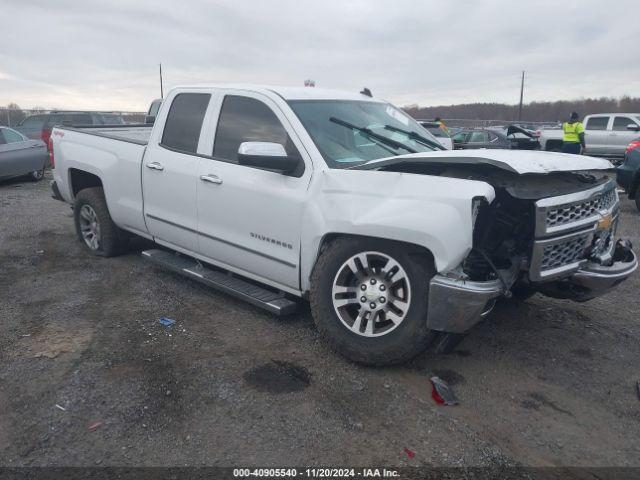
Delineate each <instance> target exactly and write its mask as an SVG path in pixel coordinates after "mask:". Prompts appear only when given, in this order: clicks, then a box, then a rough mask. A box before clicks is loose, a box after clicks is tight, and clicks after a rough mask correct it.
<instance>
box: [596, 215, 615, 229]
mask: <svg viewBox="0 0 640 480" xmlns="http://www.w3.org/2000/svg"><path fill="white" fill-rule="evenodd" d="M612 224H613V217H612V216H611V214H610V213H607V214H606V215H603V216H602V218H601V219H600V220H599V221H598V230H609V229H610V228H611V225H612Z"/></svg>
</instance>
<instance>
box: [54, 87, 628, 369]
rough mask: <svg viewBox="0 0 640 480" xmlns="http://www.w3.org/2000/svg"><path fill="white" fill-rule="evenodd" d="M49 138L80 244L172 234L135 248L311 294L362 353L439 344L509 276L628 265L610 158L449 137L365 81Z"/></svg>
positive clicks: (565, 290)
mask: <svg viewBox="0 0 640 480" xmlns="http://www.w3.org/2000/svg"><path fill="white" fill-rule="evenodd" d="M144 137H146V140H145V139H143V138H144ZM51 138H52V151H53V154H54V159H55V169H54V173H53V175H54V180H55V183H54V184H53V187H54V192H56V189H57V193H58V195H59V196H60V197H61V198H62V199H63V200H64V201H66V202H68V203H70V204H72V205H73V206H74V209H73V211H74V222H75V227H76V231H77V234H78V238H79V239H80V241H81V242H82V244H83V245H84V248H85V249H86V251H88V252H90V253H91V254H94V255H100V256H105V257H110V256H113V255H117V254H119V253H121V252H123V250H124V249H125V248H126V240H127V237H128V236H130V235H131V234H135V235H139V236H141V237H144V238H146V239H149V240H151V241H153V242H156V243H157V244H158V245H160V246H162V247H163V248H162V249H150V250H145V251H144V252H143V257H144V258H146V259H148V260H150V261H153V262H155V263H157V264H159V265H162V266H164V267H166V268H170V269H172V270H174V271H177V272H180V273H181V274H183V275H185V276H187V277H189V278H192V279H194V280H197V281H200V282H203V283H205V284H207V285H210V286H212V287H215V288H218V289H220V290H222V291H224V292H227V293H230V294H232V295H235V296H237V297H239V298H242V299H244V300H246V301H249V302H251V303H253V304H254V305H258V306H260V307H262V308H264V309H266V310H268V311H270V312H273V313H276V314H283V315H284V314H288V313H291V312H292V311H294V310H295V308H296V305H297V300H296V299H308V300H309V301H310V303H311V312H312V314H313V318H314V321H315V323H316V325H317V327H318V330H319V331H320V333H321V334H322V335H323V336H324V337H325V338H326V339H327V340H328V342H329V343H330V344H331V345H332V347H333V348H335V349H336V350H337V351H338V352H340V353H342V354H343V355H345V356H346V357H348V358H350V359H351V360H353V361H356V362H361V363H365V364H370V365H384V364H392V363H399V362H403V361H406V360H408V359H409V358H411V357H413V356H415V355H417V354H418V353H420V352H422V351H423V350H424V349H425V348H427V346H431V347H432V348H434V349H435V350H436V351H443V350H444V351H446V350H449V349H450V348H452V345H455V344H456V342H457V341H459V339H460V338H461V335H462V334H463V333H466V332H467V331H468V330H469V329H470V328H472V327H473V325H475V324H476V323H477V322H479V321H480V320H481V319H482V318H484V317H485V316H486V315H488V314H489V312H490V310H491V308H492V306H493V304H494V303H495V301H496V300H497V299H498V298H500V297H504V296H510V295H511V292H518V295H523V296H524V295H527V294H530V293H532V292H541V293H543V294H545V295H548V296H552V297H558V298H565V299H571V300H576V301H585V300H589V299H591V298H594V297H597V296H599V295H602V294H604V293H605V292H607V291H608V290H610V289H611V288H613V287H615V286H616V285H618V284H619V283H620V282H621V281H623V280H624V279H626V278H627V277H628V276H629V275H631V273H632V272H633V271H634V270H635V269H636V268H637V265H638V262H637V258H636V256H635V254H634V253H633V251H632V249H631V248H630V245H629V244H628V242H625V241H622V240H620V241H616V239H615V231H616V225H617V222H618V210H619V200H618V196H617V192H616V188H615V179H614V175H615V171H614V169H613V167H612V165H611V163H610V162H608V161H607V160H603V159H597V158H592V157H586V156H584V157H578V156H574V157H569V158H567V156H566V155H561V154H552V153H548V152H537V151H516V150H510V151H503V150H465V151H455V150H444V149H443V148H442V146H440V145H439V144H438V143H437V142H436V141H434V140H433V137H432V136H431V135H429V133H428V132H426V131H425V130H424V129H423V128H422V127H421V126H420V125H419V124H418V123H417V122H416V121H415V120H414V119H412V118H411V117H409V116H408V115H406V114H405V113H404V112H402V111H401V110H400V109H398V108H396V107H394V106H392V105H390V104H388V103H386V102H383V101H380V100H377V99H375V98H372V97H369V96H366V95H359V94H351V93H348V92H335V91H331V90H323V89H319V88H275V87H246V86H242V85H239V86H223V87H217V86H211V87H207V86H201V87H190V88H189V87H185V88H175V89H173V90H172V91H171V92H170V93H169V95H168V96H167V97H166V98H165V100H164V101H163V103H162V105H161V106H160V110H159V111H158V115H157V117H156V121H155V123H154V125H153V127H151V128H149V127H131V126H123V127H122V128H118V127H109V128H104V129H101V128H87V129H77V128H73V129H71V128H67V127H64V126H62V127H56V128H54V130H53V133H52V136H51ZM594 204H595V205H597V208H595V209H594V208H593V205H594ZM566 212H570V214H567V213H566ZM168 250H169V251H168ZM171 250H173V251H176V252H179V253H181V254H182V255H181V256H178V255H175V254H173V253H171ZM532 328H535V327H533V326H532Z"/></svg>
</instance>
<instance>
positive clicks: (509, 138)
mask: <svg viewBox="0 0 640 480" xmlns="http://www.w3.org/2000/svg"><path fill="white" fill-rule="evenodd" d="M452 138H453V148H454V149H474V148H491V149H494V148H497V149H503V150H504V149H511V150H537V149H539V148H540V144H539V143H538V139H537V138H536V136H535V135H534V133H533V132H531V131H529V130H526V129H524V128H521V127H518V126H516V125H509V126H505V127H486V128H465V129H462V130H460V131H459V132H457V133H456V134H455V135H453V137H452Z"/></svg>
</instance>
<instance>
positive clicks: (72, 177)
mask: <svg viewBox="0 0 640 480" xmlns="http://www.w3.org/2000/svg"><path fill="white" fill-rule="evenodd" d="M69 181H70V182H71V191H72V192H73V196H74V197H75V196H76V195H77V194H78V192H79V191H80V190H84V189H85V188H91V187H102V180H100V177H98V176H97V175H94V174H93V173H89V172H85V171H84V170H78V169H76V168H70V169H69Z"/></svg>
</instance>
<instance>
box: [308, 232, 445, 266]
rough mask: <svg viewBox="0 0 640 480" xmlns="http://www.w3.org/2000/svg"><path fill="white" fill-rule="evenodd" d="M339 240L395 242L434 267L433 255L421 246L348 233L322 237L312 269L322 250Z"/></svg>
mask: <svg viewBox="0 0 640 480" xmlns="http://www.w3.org/2000/svg"><path fill="white" fill-rule="evenodd" d="M339 238H351V239H354V240H357V239H359V238H360V239H365V238H366V239H375V240H385V241H388V242H395V243H399V244H402V245H406V246H407V247H410V248H411V251H410V252H409V255H411V256H412V257H414V258H415V259H416V260H417V261H421V262H429V263H428V264H429V265H431V266H434V267H435V260H434V258H433V254H432V253H431V251H430V250H429V249H428V248H426V247H423V246H422V245H416V244H415V243H408V242H401V241H399V240H392V239H389V238H380V237H370V236H367V235H352V234H348V233H327V234H326V235H325V236H324V237H322V241H321V242H320V247H319V248H318V254H317V255H316V259H315V261H314V262H313V268H315V266H316V263H317V262H318V258H320V255H321V254H322V252H323V251H324V249H325V248H327V246H329V245H330V244H331V243H332V242H335V241H336V240H337V239H339ZM313 268H312V269H311V270H312V271H313Z"/></svg>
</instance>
